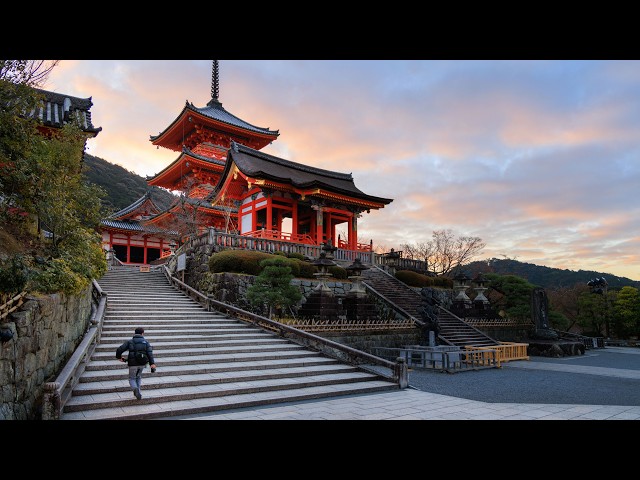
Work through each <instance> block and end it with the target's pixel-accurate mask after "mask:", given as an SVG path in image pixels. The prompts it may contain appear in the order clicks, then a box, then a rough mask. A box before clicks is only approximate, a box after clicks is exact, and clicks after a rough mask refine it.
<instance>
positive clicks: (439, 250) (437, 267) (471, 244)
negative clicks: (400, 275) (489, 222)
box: [400, 230, 486, 275]
mask: <svg viewBox="0 0 640 480" xmlns="http://www.w3.org/2000/svg"><path fill="white" fill-rule="evenodd" d="M485 246H486V244H485V243H484V242H483V241H482V239H481V238H480V237H469V236H460V237H456V236H455V235H454V234H453V232H452V231H451V230H434V231H433V234H432V238H431V240H429V241H427V242H421V243H417V244H415V245H412V244H402V245H400V248H401V249H402V252H403V255H404V256H405V257H407V258H413V259H415V260H423V261H424V262H425V263H426V265H427V270H428V271H430V272H432V273H433V274H435V275H447V274H448V273H450V272H451V271H452V270H454V269H455V268H456V267H458V266H460V265H462V264H464V263H466V262H468V261H470V260H471V259H472V258H473V257H475V256H477V255H479V254H480V252H481V251H482V249H483V248H484V247H485Z"/></svg>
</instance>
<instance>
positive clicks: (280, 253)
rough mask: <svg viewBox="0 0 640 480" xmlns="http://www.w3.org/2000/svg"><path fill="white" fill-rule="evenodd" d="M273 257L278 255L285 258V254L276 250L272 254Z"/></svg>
mask: <svg viewBox="0 0 640 480" xmlns="http://www.w3.org/2000/svg"><path fill="white" fill-rule="evenodd" d="M273 254H274V255H280V256H282V257H286V256H287V254H286V253H285V252H283V251H282V250H278V251H277V252H273Z"/></svg>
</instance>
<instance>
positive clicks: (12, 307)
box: [0, 292, 27, 320]
mask: <svg viewBox="0 0 640 480" xmlns="http://www.w3.org/2000/svg"><path fill="white" fill-rule="evenodd" d="M26 294H27V292H20V293H18V294H17V295H15V296H14V297H12V298H10V299H9V300H7V301H6V302H5V303H4V304H2V305H0V320H4V319H5V318H6V317H8V316H9V314H10V313H12V312H15V311H16V310H17V309H18V308H20V306H21V305H22V304H23V303H24V296H25V295H26Z"/></svg>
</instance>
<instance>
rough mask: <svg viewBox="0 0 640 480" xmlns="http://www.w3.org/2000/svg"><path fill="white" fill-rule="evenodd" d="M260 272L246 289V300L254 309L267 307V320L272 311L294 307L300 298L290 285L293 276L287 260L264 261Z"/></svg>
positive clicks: (295, 289) (299, 294) (294, 288)
mask: <svg viewBox="0 0 640 480" xmlns="http://www.w3.org/2000/svg"><path fill="white" fill-rule="evenodd" d="M260 266H261V267H262V271H261V272H260V274H259V275H258V276H257V277H256V281H255V283H254V284H253V285H252V286H251V287H249V288H248V289H247V300H248V301H249V303H250V304H251V305H253V306H254V307H259V308H262V306H263V305H265V304H266V305H267V306H268V307H269V314H268V316H269V318H272V316H273V312H274V310H277V309H284V308H287V307H290V306H291V305H295V304H296V303H297V302H298V301H299V300H300V299H301V298H302V293H301V292H300V290H299V289H298V288H297V287H295V286H293V285H291V280H292V279H293V275H292V274H291V267H289V266H288V265H287V259H284V258H276V259H269V258H268V259H265V260H262V261H261V262H260Z"/></svg>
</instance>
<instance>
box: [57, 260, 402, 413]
mask: <svg viewBox="0 0 640 480" xmlns="http://www.w3.org/2000/svg"><path fill="white" fill-rule="evenodd" d="M98 283H99V284H100V287H101V288H102V289H103V290H104V291H105V292H106V293H107V294H108V303H107V310H106V314H105V318H104V324H103V330H102V336H101V340H100V343H99V344H98V345H97V347H96V350H95V352H94V354H93V356H92V357H91V359H90V361H89V363H88V364H87V367H86V369H85V371H84V372H83V374H82V375H81V377H80V378H79V383H78V384H77V385H76V387H75V388H74V389H73V392H72V396H71V397H70V399H69V401H68V402H67V403H66V404H65V406H64V408H63V412H62V415H61V419H62V420H77V419H152V418H175V417H178V416H181V415H194V414H198V413H204V412H212V411H218V410H226V409H235V408H242V407H249V406H256V405H267V404H276V403H281V402H292V401H302V400H309V399H315V398H327V397H335V396H340V395H349V394H362V393H370V392H378V391H387V390H394V389H398V388H399V387H398V385H397V384H395V383H393V382H391V381H388V380H387V379H385V378H383V377H380V376H377V375H374V374H371V373H369V372H366V371H364V370H362V369H359V368H357V367H355V366H352V365H348V364H345V363H342V362H340V361H338V360H334V359H332V358H330V357H327V356H324V355H322V354H320V353H318V352H315V351H313V350H310V349H308V348H306V347H302V346H300V345H298V344H296V343H294V342H292V341H290V340H286V339H283V338H281V337H279V336H278V335H276V334H275V333H273V332H270V331H267V330H263V329H261V328H258V327H256V326H253V325H251V324H249V323H246V322H243V321H241V320H238V319H235V318H232V317H229V316H228V315H225V314H222V313H216V312H208V311H206V309H204V308H203V307H202V306H201V305H200V304H199V303H197V302H196V301H195V300H193V299H191V298H190V297H188V296H187V295H185V294H184V293H182V292H180V291H178V290H176V289H174V288H173V287H172V286H170V284H169V282H168V281H167V279H166V278H165V276H164V274H163V273H162V272H161V271H151V272H140V271H139V270H137V269H132V268H114V269H112V270H110V271H109V272H108V273H107V274H106V275H105V276H104V277H102V278H101V279H100V280H99V282H98ZM138 326H140V327H144V329H145V338H146V339H147V340H149V342H150V343H151V345H152V346H153V350H154V356H155V360H156V365H157V371H156V373H153V374H152V373H151V372H150V369H149V367H147V368H146V369H145V371H144V373H143V381H142V399H141V400H137V399H136V398H135V397H134V396H133V393H132V391H131V389H130V387H129V382H128V379H127V375H128V369H127V366H126V364H124V363H121V362H119V361H117V360H116V359H115V351H116V348H118V346H119V345H121V344H122V343H123V342H124V341H126V340H127V339H129V338H131V337H132V336H133V331H134V329H135V328H136V327H138ZM125 355H126V353H125Z"/></svg>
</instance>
